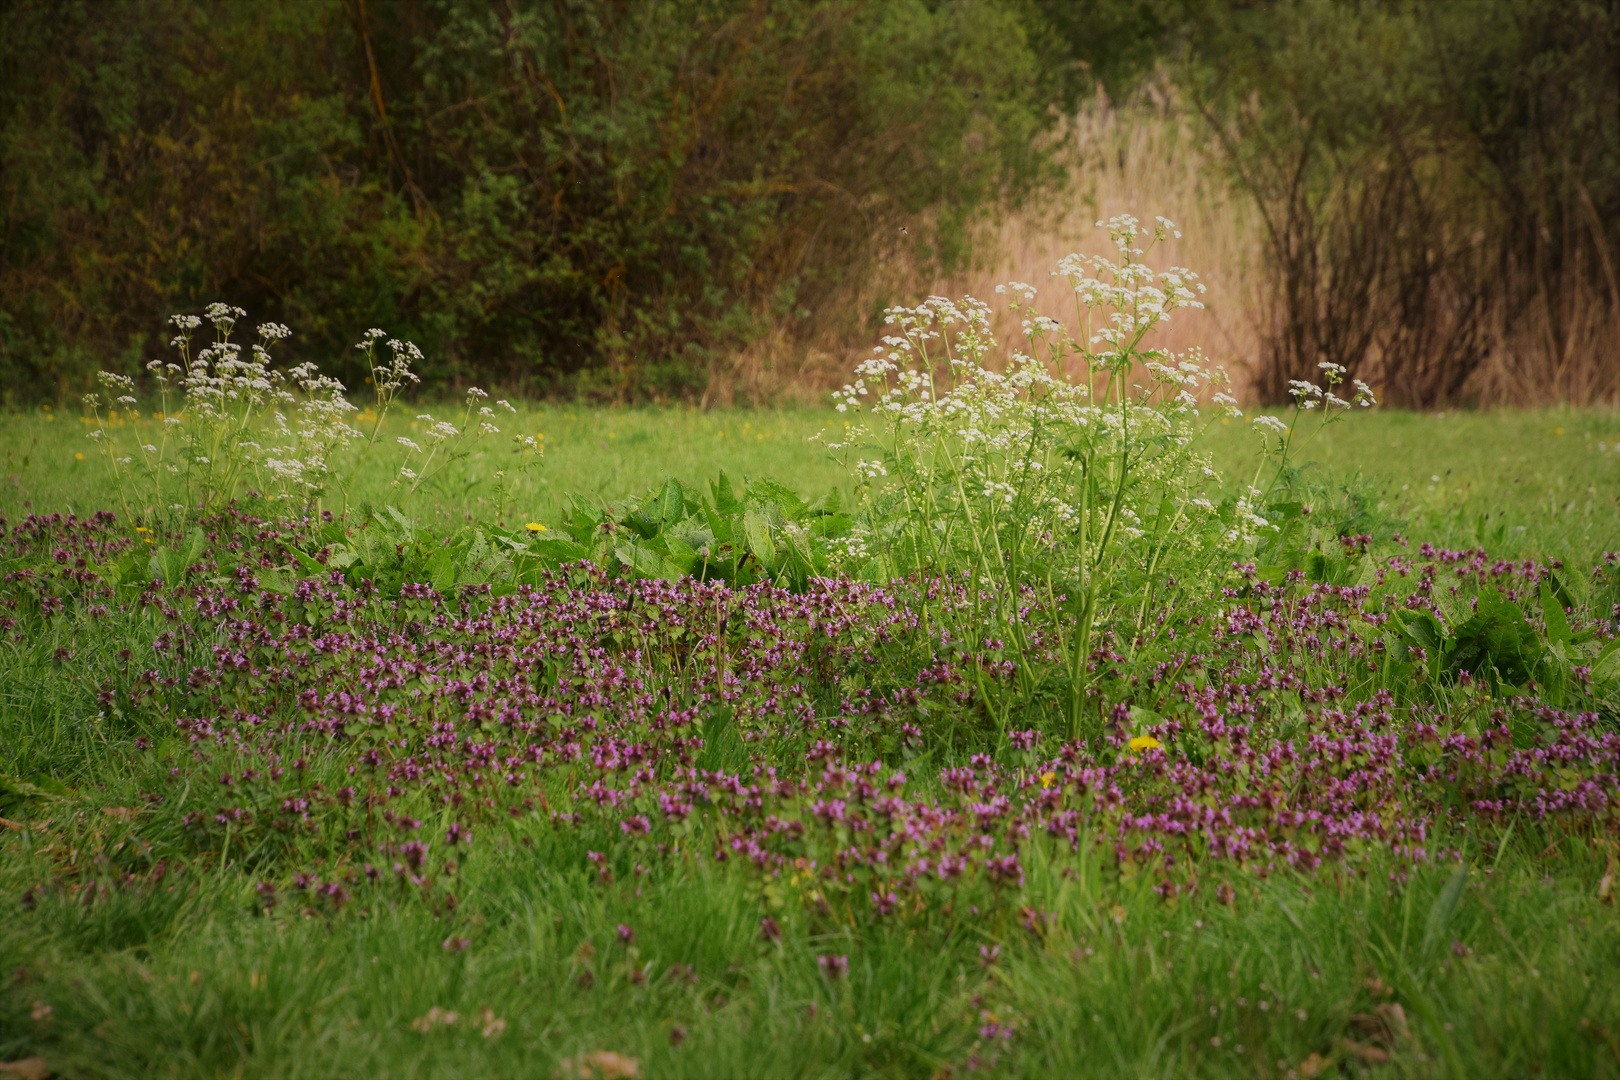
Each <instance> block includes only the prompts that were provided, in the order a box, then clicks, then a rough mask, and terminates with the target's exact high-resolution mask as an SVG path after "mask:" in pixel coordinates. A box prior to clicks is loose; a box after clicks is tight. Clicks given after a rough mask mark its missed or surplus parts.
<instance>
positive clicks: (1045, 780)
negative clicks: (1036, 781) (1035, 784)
mask: <svg viewBox="0 0 1620 1080" xmlns="http://www.w3.org/2000/svg"><path fill="white" fill-rule="evenodd" d="M1056 779H1057V773H1054V772H1043V773H1041V787H1042V788H1043V789H1044V788H1049V787H1051V786H1052V781H1053V780H1056Z"/></svg>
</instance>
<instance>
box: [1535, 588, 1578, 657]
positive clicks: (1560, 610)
mask: <svg viewBox="0 0 1620 1080" xmlns="http://www.w3.org/2000/svg"><path fill="white" fill-rule="evenodd" d="M1541 617H1542V620H1543V621H1544V622H1546V624H1547V640H1548V641H1550V642H1552V643H1553V644H1555V645H1557V644H1567V643H1568V642H1571V641H1573V640H1575V635H1574V633H1573V632H1571V630H1570V628H1569V618H1568V617H1567V616H1566V615H1565V614H1564V605H1563V602H1562V601H1561V600H1559V598H1558V596H1557V595H1556V594H1555V593H1554V591H1553V589H1552V588H1551V587H1550V586H1549V585H1548V584H1547V582H1545V581H1543V582H1542V583H1541Z"/></svg>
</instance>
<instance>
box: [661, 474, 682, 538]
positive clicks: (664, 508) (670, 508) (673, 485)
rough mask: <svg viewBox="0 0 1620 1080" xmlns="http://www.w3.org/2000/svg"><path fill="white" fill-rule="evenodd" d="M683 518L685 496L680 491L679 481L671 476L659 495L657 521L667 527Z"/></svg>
mask: <svg viewBox="0 0 1620 1080" xmlns="http://www.w3.org/2000/svg"><path fill="white" fill-rule="evenodd" d="M684 517H686V495H685V493H684V492H683V491H682V490H681V484H680V481H679V480H676V479H675V478H674V477H673V476H671V477H670V478H669V479H667V480H665V481H664V490H663V491H662V492H660V493H659V505H658V519H659V521H660V522H662V523H663V524H664V525H665V526H666V527H668V526H670V525H673V524H675V523H676V522H678V521H680V520H681V519H682V518H684Z"/></svg>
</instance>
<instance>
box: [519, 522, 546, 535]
mask: <svg viewBox="0 0 1620 1080" xmlns="http://www.w3.org/2000/svg"><path fill="white" fill-rule="evenodd" d="M523 527H524V528H525V529H528V530H529V531H530V532H532V533H543V532H545V531H546V527H545V526H544V525H542V524H540V523H539V522H538V521H531V522H529V523H528V524H527V525H525V526H523Z"/></svg>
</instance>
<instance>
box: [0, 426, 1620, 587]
mask: <svg viewBox="0 0 1620 1080" xmlns="http://www.w3.org/2000/svg"><path fill="white" fill-rule="evenodd" d="M405 411H406V412H413V411H415V407H412V408H410V409H407V410H405ZM136 423H137V425H141V426H139V427H138V428H137V431H140V430H146V428H145V426H144V425H147V424H149V423H150V421H137V422H136ZM843 423H844V418H843V417H841V416H840V415H839V414H837V413H835V412H833V411H831V410H826V411H819V410H781V411H756V412H741V411H732V412H708V413H703V412H697V411H695V410H687V409H668V410H655V409H633V410H630V409H625V410H598V411H593V410H586V409H566V408H552V407H529V406H526V407H524V408H523V409H522V410H521V413H520V415H519V417H517V418H516V419H515V420H513V421H510V422H507V423H506V424H505V434H511V433H512V432H514V431H521V432H522V433H524V434H543V435H545V447H546V453H545V459H544V464H543V465H542V466H541V468H540V469H539V470H537V471H536V473H534V474H533V475H531V476H530V477H527V478H525V480H524V481H522V482H521V486H520V487H519V488H518V490H517V492H516V495H515V498H514V502H513V507H512V510H511V513H512V516H513V517H514V519H516V518H517V516H518V515H520V514H522V515H532V516H535V517H539V518H540V519H542V520H547V519H549V518H551V517H552V516H554V515H555V514H556V513H557V511H558V508H559V506H560V505H561V504H562V501H563V500H564V499H565V498H566V496H567V495H568V494H570V493H574V494H580V495H585V496H588V497H600V498H605V499H616V498H625V497H629V496H634V495H640V494H641V493H642V492H644V491H646V490H647V489H648V488H650V487H652V486H653V485H655V484H658V483H661V482H662V481H663V479H664V478H665V477H666V476H670V475H673V476H675V477H677V478H679V479H681V480H683V481H684V480H691V481H705V480H708V479H711V478H713V476H714V475H715V473H717V472H718V471H720V470H725V471H726V472H728V473H729V474H731V475H732V476H733V477H741V476H744V475H748V476H771V477H773V478H775V479H777V480H780V481H782V482H783V483H785V484H787V485H788V486H789V487H792V488H794V489H796V490H798V491H801V492H804V493H807V494H810V495H815V494H818V493H822V492H825V491H827V490H829V489H831V488H833V487H837V486H840V485H843V484H846V483H847V478H846V476H845V474H844V472H843V471H842V469H841V468H840V467H838V466H837V465H836V464H835V463H834V462H832V461H831V460H829V457H828V455H827V453H826V451H825V450H823V449H822V448H821V446H820V445H819V444H816V443H812V442H810V441H809V440H810V437H811V436H813V435H815V434H816V433H817V432H819V431H823V430H826V431H828V432H836V431H838V430H839V429H840V428H841V426H842V425H843ZM420 427H421V425H420V424H417V423H415V422H414V421H402V422H397V423H391V425H390V426H389V427H388V428H387V429H386V434H385V437H384V438H383V439H382V440H380V441H379V448H378V452H377V453H376V455H375V458H374V459H372V460H368V461H366V462H365V463H364V464H363V465H362V467H361V468H359V469H358V470H357V474H358V475H357V479H356V482H355V485H354V492H355V494H354V498H355V499H356V500H362V499H364V500H370V501H372V502H374V503H377V504H382V503H384V502H388V501H394V500H397V498H398V493H397V492H396V491H392V490H390V489H389V487H388V481H389V480H390V479H391V478H392V475H393V470H394V468H396V467H397V465H398V460H402V459H397V458H396V456H395V455H394V453H393V448H392V438H393V436H395V435H398V434H407V433H409V432H411V431H412V430H419V429H420ZM87 430H88V428H86V427H84V426H83V425H82V424H81V422H80V421H79V418H78V417H77V416H76V415H74V416H68V415H63V414H60V413H58V414H56V418H52V414H50V413H46V412H44V411H34V412H28V413H17V414H13V415H11V416H9V417H7V418H6V419H5V421H4V423H3V424H0V455H3V457H4V462H5V465H4V468H5V474H6V475H5V476H4V478H3V480H4V483H0V513H5V514H7V515H10V516H13V517H15V516H17V515H18V514H20V513H23V512H26V507H25V504H31V508H32V509H35V510H39V511H51V510H70V509H71V510H74V511H77V512H86V511H93V510H97V509H106V508H108V507H113V506H116V504H117V498H116V492H115V490H114V489H113V488H112V487H111V486H110V484H109V482H108V480H107V476H106V467H105V465H104V464H103V463H102V462H101V461H100V460H98V459H97V458H96V457H95V455H94V453H93V451H94V447H93V446H92V444H91V443H90V441H89V440H88V439H85V438H84V437H83V436H84V435H85V433H86V431H87ZM135 433H136V432H135V431H131V432H129V434H130V435H134V434H135ZM117 434H119V435H120V436H122V435H124V434H125V432H124V431H118V432H117ZM497 442H499V440H494V439H492V440H491V441H490V443H488V444H485V446H484V447H482V448H480V449H478V450H476V451H475V452H474V453H473V454H472V455H470V456H469V457H468V458H467V459H466V460H465V461H464V462H461V463H459V464H458V465H457V466H455V467H453V468H452V469H451V470H449V471H448V472H447V474H446V475H445V477H444V480H443V482H442V483H439V484H437V485H435V486H434V487H433V488H432V489H431V490H426V491H424V492H422V493H419V494H418V496H417V500H416V502H417V505H416V506H414V507H413V508H412V509H413V512H417V513H422V512H424V511H425V512H427V513H428V514H429V515H438V516H446V517H452V516H460V515H463V514H469V513H470V514H473V515H475V516H484V515H487V514H488V513H489V512H490V503H489V488H488V483H487V479H488V476H489V474H490V473H492V472H493V471H494V470H495V469H497V468H500V467H501V465H502V460H503V459H502V455H501V454H500V452H499V448H498V447H497V446H496V445H495V444H496V443H497ZM1207 445H1208V449H1209V451H1210V453H1211V454H1212V455H1213V457H1214V458H1215V462H1216V465H1217V467H1218V468H1219V469H1220V470H1221V471H1222V472H1223V473H1224V474H1225V476H1226V478H1227V480H1228V482H1229V483H1236V482H1238V481H1241V480H1247V479H1249V478H1250V476H1251V475H1252V471H1253V469H1254V464H1255V459H1254V457H1253V438H1252V435H1251V434H1250V433H1249V432H1248V431H1247V429H1246V428H1245V426H1244V425H1243V423H1242V422H1232V423H1229V424H1225V425H1216V426H1215V427H1213V428H1212V429H1211V431H1210V433H1209V436H1208V443H1207ZM1600 447H1601V448H1600ZM1616 447H1620V415H1616V414H1615V413H1613V412H1609V411H1594V410H1552V411H1525V412H1504V411H1498V412H1485V413H1474V412H1452V413H1441V414H1419V413H1408V412H1397V411H1392V410H1382V409H1380V410H1374V411H1371V412H1368V413H1362V414H1357V415H1353V416H1351V417H1349V418H1348V420H1347V421H1346V422H1344V423H1341V424H1337V425H1334V426H1332V427H1329V428H1328V429H1327V430H1326V431H1324V432H1323V433H1322V434H1321V436H1320V437H1319V438H1317V439H1315V440H1314V441H1312V442H1311V443H1310V444H1309V445H1308V446H1307V447H1306V449H1305V452H1304V454H1303V455H1302V457H1303V459H1304V460H1306V461H1308V462H1310V463H1311V468H1310V470H1309V473H1308V475H1309V476H1311V477H1312V478H1313V479H1316V480H1318V481H1319V482H1321V483H1323V484H1325V485H1326V486H1328V487H1330V488H1331V487H1333V486H1335V485H1340V486H1342V485H1345V484H1348V483H1353V482H1356V481H1357V480H1358V478H1359V480H1360V482H1361V483H1362V485H1363V486H1364V487H1365V489H1366V491H1367V492H1368V494H1369V495H1372V496H1375V497H1376V499H1377V500H1378V502H1379V504H1380V505H1381V506H1382V508H1383V511H1384V512H1385V513H1386V514H1388V515H1392V516H1394V517H1398V518H1400V519H1401V520H1402V521H1404V522H1405V524H1406V527H1407V533H1408V535H1409V536H1411V537H1416V538H1419V539H1425V540H1429V541H1431V542H1433V543H1437V544H1438V543H1447V544H1452V545H1464V544H1466V545H1470V546H1472V545H1475V544H1479V545H1483V546H1485V547H1486V548H1488V549H1489V550H1490V551H1491V553H1492V554H1494V555H1501V556H1503V557H1523V556H1528V555H1553V556H1555V557H1567V558H1571V559H1575V560H1578V561H1587V560H1589V559H1590V558H1591V557H1592V556H1593V555H1595V554H1599V553H1601V552H1602V551H1603V550H1607V549H1609V548H1613V547H1615V546H1617V545H1620V449H1616ZM80 453H83V454H84V455H85V458H84V460H78V459H77V458H76V455H77V454H80Z"/></svg>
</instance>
